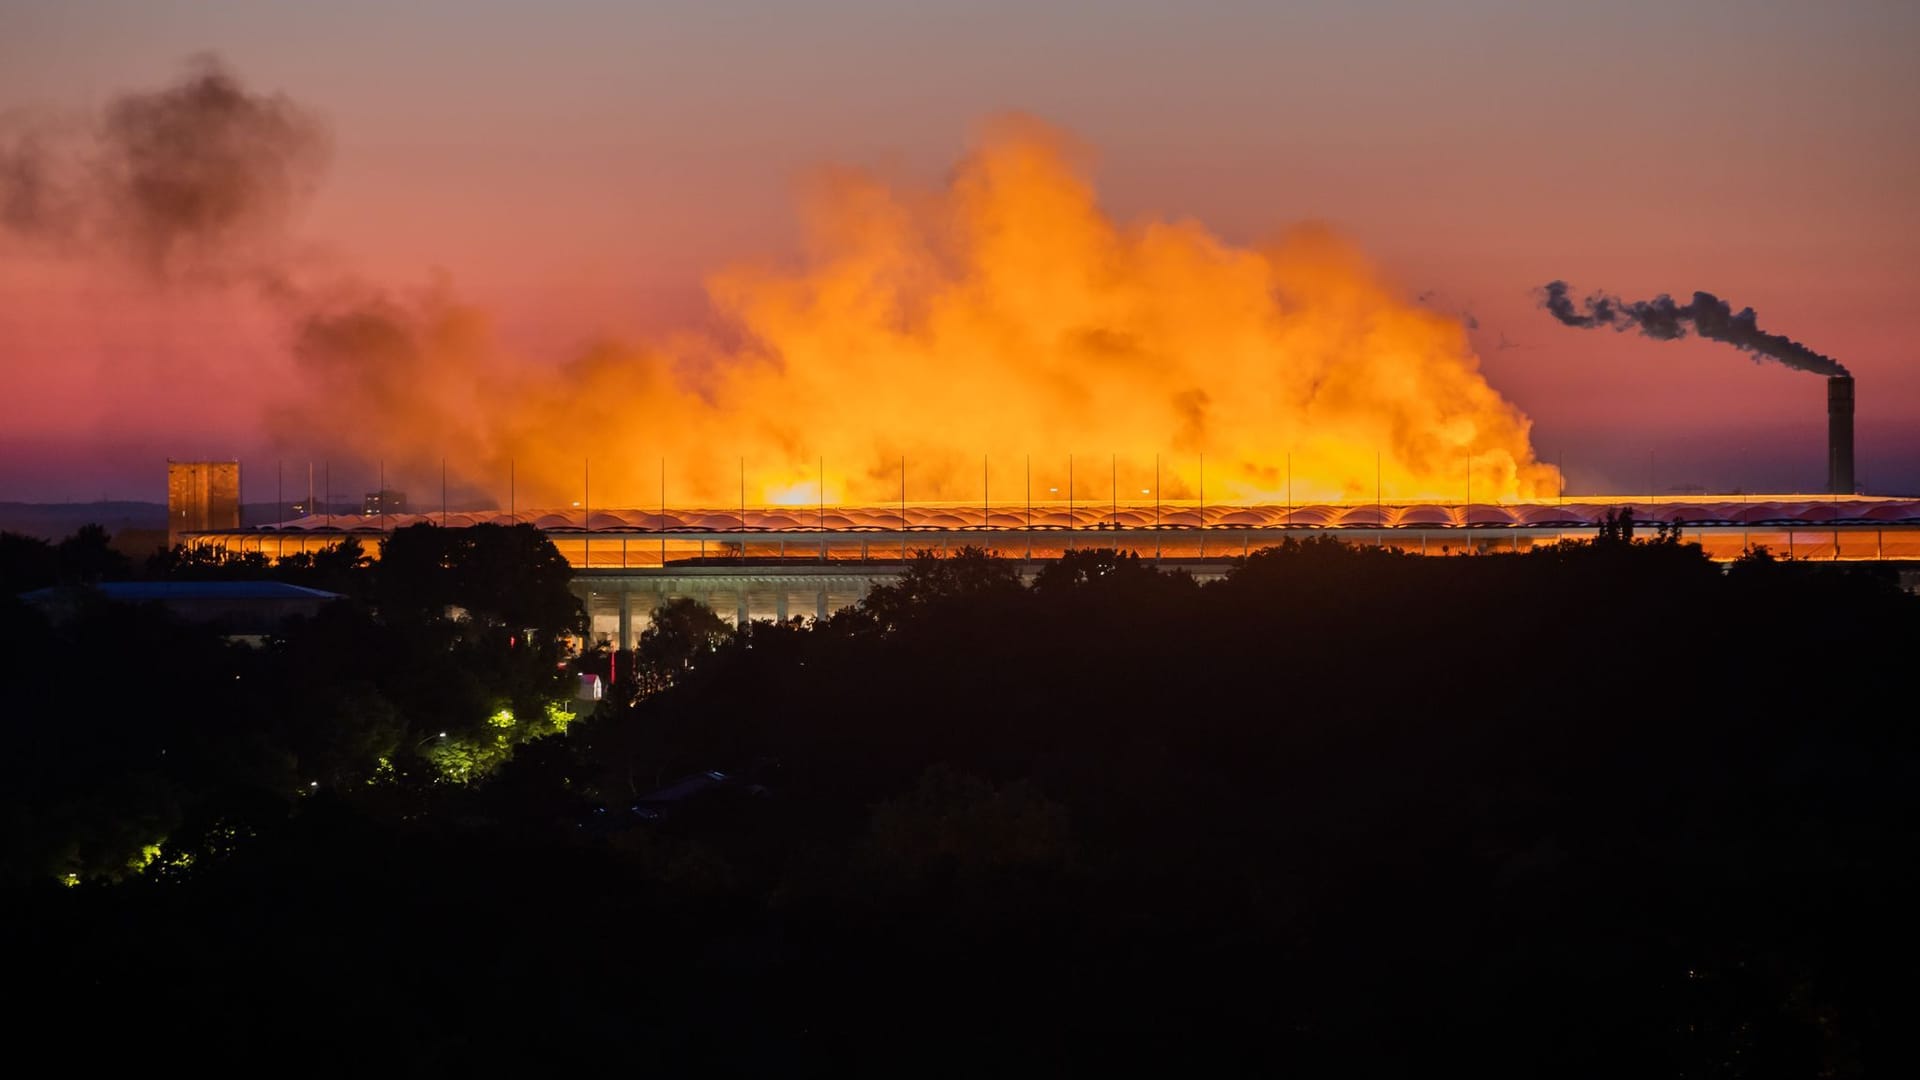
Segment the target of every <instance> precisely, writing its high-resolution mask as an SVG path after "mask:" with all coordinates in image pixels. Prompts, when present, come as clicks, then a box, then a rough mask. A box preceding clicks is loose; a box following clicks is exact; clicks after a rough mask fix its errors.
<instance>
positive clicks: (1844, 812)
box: [7, 536, 1920, 1077]
mask: <svg viewBox="0 0 1920 1080" xmlns="http://www.w3.org/2000/svg"><path fill="white" fill-rule="evenodd" d="M422 565H425V564H424V563H423V564H422ZM388 595H389V597H390V599H389V600H388V601H387V603H389V604H394V603H398V600H397V599H391V597H394V596H396V595H398V594H392V593H389V594H388ZM429 599H431V597H429ZM375 610H376V611H378V610H379V602H378V601H377V600H376V601H375ZM423 610H424V609H423ZM380 618H381V619H386V618H387V617H386V616H384V615H382V616H380ZM396 632H397V631H396ZM463 647H464V646H463ZM1916 647H1920V605H1916V602H1915V599H1914V598H1913V597H1910V596H1906V595H1903V594H1901V593H1900V592H1899V591H1898V590H1897V589H1896V588H1894V587H1893V586H1892V585H1891V583H1890V582H1889V581H1888V579H1886V578H1885V577H1884V576H1882V575H1879V574H1877V573H1875V572H1872V571H1868V570H1848V569H1846V568H1834V567H1814V566H1808V565H1801V564H1792V563H1779V562H1774V561H1772V560H1769V559H1765V558H1756V559H1749V560H1747V561H1744V562H1742V563H1740V564H1737V565H1736V566H1734V567H1732V568H1730V569H1727V570H1723V569H1722V568H1719V567H1715V566H1713V565H1712V564H1710V563H1708V562H1706V561H1705V560H1704V559H1703V558H1701V557H1700V556H1699V553H1698V552H1697V550H1694V549H1692V548H1689V547H1687V546H1684V545H1679V544H1676V543H1671V542H1663V543H1653V544H1647V543H1629V542H1626V541H1625V540H1623V539H1622V538H1620V537H1618V536H1615V537H1612V538H1609V539H1608V540H1607V541H1605V542H1602V543H1599V544H1594V545H1567V546H1564V547H1562V548H1558V549H1554V550H1543V551H1539V552H1535V553H1533V554H1530V555H1523V556H1495V557H1473V558H1451V559H1443V558H1428V559H1422V558H1418V557H1402V556H1397V555H1393V554H1390V553H1381V552H1376V551H1365V550H1355V549H1352V548H1346V547H1342V546H1340V545H1337V544H1320V543H1308V544H1300V545H1290V546H1288V547H1286V548H1283V549H1279V550H1276V551H1274V552H1271V553H1267V554H1262V555H1259V556H1256V557H1254V558H1252V559H1250V560H1248V561H1247V562H1246V563H1245V565H1244V566H1242V567H1241V568H1240V569H1239V570H1238V571H1237V572H1236V573H1235V574H1234V575H1233V576H1232V577H1231V578H1230V579H1229V580H1227V581H1225V582H1222V583H1219V584H1216V585H1209V586H1206V587H1201V586H1198V585H1195V584H1194V583H1193V582H1191V581H1189V580H1187V579H1185V578H1181V577H1171V576H1167V575H1162V574H1160V573H1157V572H1155V571H1154V570H1153V569H1152V568H1151V566H1150V565H1146V564H1142V563H1140V562H1138V561H1136V560H1133V559H1131V558H1128V557H1120V556H1114V555H1112V554H1111V553H1086V554H1083V555H1081V556H1078V557H1075V558H1070V559H1068V560H1066V561H1064V562H1062V563H1061V564H1059V565H1058V566H1057V567H1054V568H1050V569H1049V570H1048V571H1047V572H1046V574H1045V575H1043V576H1042V577H1041V578H1040V580H1039V581H1037V582H1036V583H1035V584H1034V585H1033V586H1032V587H1025V586H1022V585H1020V584H1019V583H1018V582H1017V580H1015V579H1014V578H1013V576H1012V574H1011V572H1010V570H1009V569H1008V568H1007V567H1006V566H1004V565H1002V564H998V563H995V562H994V561H992V560H989V559H985V558H980V557H974V556H972V555H967V556H963V557H960V558H955V559H950V560H927V561H924V562H921V563H918V564H916V566H915V568H914V570H913V572H912V573H911V574H910V575H909V576H908V578H907V580H906V581H905V582H903V583H902V584H901V585H899V586H897V587H892V588H888V589H883V590H879V591H877V592H876V593H875V594H874V596H873V597H872V598H870V599H869V601H868V602H867V603H866V604H865V605H863V606H862V607H861V608H860V609H857V610H855V611H851V612H848V613H844V614H842V615H838V616H836V617H834V618H833V619H831V620H829V621H828V622H826V623H824V624H820V625H817V626H803V625H799V624H793V625H788V626H776V625H772V624H759V625H756V626H754V627H752V628H750V629H749V630H748V631H747V632H744V633H740V634H731V633H728V632H726V631H724V629H723V628H718V627H717V626H716V624H714V623H713V622H712V621H710V616H707V615H706V614H705V613H704V612H702V611H700V610H699V609H697V607H696V606H685V607H682V608H680V609H677V610H673V611H663V612H662V613H661V615H660V616H659V617H658V619H657V622H656V627H655V629H654V630H652V631H650V632H649V637H648V638H647V639H646V641H645V643H644V644H643V646H642V648H641V650H640V652H639V655H637V656H630V657H624V658H622V659H621V670H622V672H623V679H622V685H621V686H620V687H619V688H618V691H619V692H618V693H617V694H616V702H615V703H611V704H608V705H606V706H604V707H603V708H602V709H601V711H600V713H599V714H598V715H597V716H595V717H594V718H593V719H592V720H590V721H582V722H580V723H578V724H576V725H574V726H573V727H572V728H571V729H570V730H569V731H568V732H567V734H566V735H565V736H554V737H549V738H544V739H539V740H537V741H534V742H530V743H527V744H526V745H524V746H522V747H521V748H520V749H519V751H518V752H517V753H516V754H515V755H514V757H513V758H512V760H511V761H509V762H507V763H506V764H505V765H504V766H501V767H500V768H499V769H498V770H497V771H496V772H494V773H493V774H492V775H491V776H490V778H488V779H485V780H483V781H478V782H474V783H470V784H465V785H461V784H453V783H447V782H444V781H442V782H435V781H434V780H433V779H432V776H431V774H426V773H421V774H417V777H416V780H415V781H413V782H408V781H406V780H405V779H404V777H403V778H402V779H401V780H398V781H391V782H389V781H383V780H381V779H380V778H379V777H378V776H372V777H369V778H367V779H355V780H353V781H352V782H348V783H340V784H328V785H326V786H323V787H320V788H319V789H318V790H317V792H316V793H315V794H312V795H308V796H297V795H290V794H276V793H273V792H269V791H266V790H263V789H260V788H258V787H257V786H256V787H255V788H245V787H244V786H241V785H235V786H233V787H231V788H230V789H224V790H225V793H224V794H221V795H219V796H218V797H217V798H215V797H214V796H211V795H209V796H207V797H206V799H205V800H204V801H203V802H202V803H200V804H199V805H198V807H197V808H196V809H195V810H194V811H193V812H192V813H190V814H187V815H185V816H184V817H183V818H182V821H183V824H182V825H181V826H179V827H178V828H176V829H175V830H174V832H173V833H171V834H170V837H169V839H168V840H167V841H166V843H165V844H164V845H162V846H161V848H160V850H159V852H158V854H157V857H156V859H155V861H154V863H153V866H154V867H155V868H157V869H149V870H148V871H147V872H144V873H141V874H138V875H133V876H131V877H129V878H128V879H127V880H125V881H123V882H122V883H120V884H117V885H114V884H106V883H104V882H102V883H96V884H87V885H83V886H82V887H79V888H60V887H58V886H57V885H53V884H33V885H22V886H19V887H17V888H16V889H15V890H14V894H13V897H12V899H13V903H12V907H13V910H14V911H15V912H16V915H15V916H14V917H13V918H11V919H9V920H8V922H7V927H8V929H7V934H8V935H9V939H10V940H9V941H8V948H9V952H10V954H11V955H13V956H16V957H19V958H21V959H20V961H19V963H17V964H16V965H14V969H15V971H16V972H17V973H18V974H19V977H20V978H22V979H23V980H25V981H27V982H28V983H30V985H32V986H33V987H35V988H36V993H35V999H36V1000H37V1002H38V1003H39V1007H38V1009H37V1012H38V1014H39V1015H40V1016H42V1017H43V1018H48V1019H49V1021H51V1020H52V1019H58V1020H61V1021H64V1022H68V1023H71V1024H72V1025H74V1026H77V1027H79V1028H80V1029H81V1030H83V1031H92V1032H94V1033H95V1034H96V1035H97V1036H100V1037H101V1038H106V1037H108V1036H115V1037H120V1036H127V1037H131V1040H132V1041H134V1042H138V1041H139V1040H140V1039H142V1038H146V1037H149V1035H150V1033H156V1032H158V1033H165V1036H164V1037H165V1038H166V1040H167V1045H169V1046H171V1047H175V1048H179V1047H182V1046H185V1047H187V1048H189V1049H190V1052H191V1054H192V1056H193V1058H194V1059H195V1060H198V1061H222V1062H232V1063H236V1064H237V1063H242V1062H244V1063H248V1064H250V1065H254V1066H258V1065H262V1064H280V1065H285V1064H293V1065H294V1067H296V1068H326V1067H331V1066H335V1065H341V1064H359V1063H366V1062H377V1063H378V1064H379V1065H380V1066H381V1067H385V1068H392V1069H407V1070H427V1071H433V1072H445V1071H453V1070H455V1069H464V1068H482V1069H488V1068H499V1067H502V1066H504V1065H506V1064H509V1063H512V1064H522V1063H526V1064H537V1065H539V1066H541V1067H545V1068H555V1067H569V1066H579V1065H588V1066H591V1065H603V1064H615V1065H620V1066H624V1067H627V1068H630V1069H652V1070H664V1071H666V1072H668V1073H669V1074H675V1075H678V1074H686V1073H698V1074H710V1073H719V1074H725V1075H766V1074H771V1073H777V1074H779V1075H790V1076H791V1075H806V1076H812V1075H821V1076H825V1075H846V1074H849V1073H853V1074H886V1075H929V1074H931V1075H952V1076H976V1075H1003V1074H1015V1075H1076V1074H1077V1075H1103V1074H1109V1073H1118V1072H1126V1073H1134V1072H1141V1071H1147V1070H1152V1071H1156V1072H1167V1073H1171V1074H1175V1075H1196V1074H1199V1075H1211V1074H1221V1073H1227V1074H1259V1075H1272V1074H1299V1075H1383V1074H1398V1075H1420V1076H1427V1075H1434V1074H1436V1073H1437V1072H1441V1071H1452V1070H1454V1069H1460V1070H1464V1071H1468V1072H1470V1073H1472V1074H1476V1075H1486V1074H1498V1075H1525V1076H1564V1075H1595V1076H1598V1075H1606V1076H1621V1075H1634V1076H1751V1077H1763V1076H1820V1075H1826V1076H1870V1075H1903V1074H1907V1073H1909V1072H1910V1066H1912V1065H1913V1064H1914V1061H1913V1057H1914V1055H1913V1051H1912V1048H1911V1046H1910V1033H1909V1028H1910V1020H1911V1016H1912V1011H1911V1010H1912V1007H1913V1005H1914V998H1915V995H1914V993H1913V991H1912V989H1911V980H1910V979H1908V978H1907V973H1908V972H1909V971H1910V970H1911V964H1912V962H1913V960H1914V959H1915V958H1916V956H1917V955H1920V952H1917V951H1916V948H1915V945H1916V942H1915V933H1916V931H1915V928H1914V927H1915V923H1914V921H1913V919H1912V912H1913V911H1914V910H1915V904H1916V901H1920V875H1917V874H1916V870H1917V869H1920V866H1917V860H1920V852H1917V850H1916V847H1915V845H1914V843H1913V841H1912V837H1913V835H1915V833H1914V828H1915V826H1916V824H1920V820H1917V818H1916V809H1920V797H1917V796H1916V792H1920V752H1917V751H1920V745H1917V744H1916V739H1915V734H1914V725H1913V710H1912V707H1911V700H1912V694H1913V692H1914V689H1913V682H1912V678H1913V677H1912V670H1913V668H1912V663H1913V657H1914V656H1915V655H1920V652H1917V651H1916ZM63 656H64V654H62V653H60V652H59V651H58V650H55V651H54V652H53V653H52V654H50V658H49V660H48V663H49V664H50V665H51V669H50V670H53V671H61V670H65V667H64V666H63V665H66V664H68V663H69V661H68V660H66V659H63V658H62V657H63ZM90 659H97V655H95V656H93V657H91V658H90ZM606 661H607V658H606V657H604V656H601V657H597V658H589V659H588V661H587V662H588V663H589V664H599V665H603V666H602V668H601V669H602V670H604V664H605V663H606ZM74 662H77V661H74ZM635 672H638V678H637V679H631V680H630V678H629V676H631V675H632V674H633V673H635ZM16 677H17V673H16ZM382 678H384V676H383V677H382ZM12 685H16V686H17V685H18V683H17V682H15V683H13V684H12ZM370 685H371V686H373V687H374V688H375V689H376V690H378V689H379V688H381V687H384V686H387V685H388V684H387V683H384V682H381V681H380V680H379V679H375V680H374V681H373V682H372V683H371V684H370ZM643 690H644V691H645V692H644V693H642V692H641V691H643ZM379 692H380V693H381V694H385V693H387V691H386V690H379ZM176 705H177V703H175V702H171V701H169V700H157V701H156V700H154V699H153V698H152V697H151V696H150V695H144V694H142V693H141V692H140V690H139V689H137V688H135V687H129V688H128V690H127V691H125V692H120V693H116V694H115V695H114V697H113V699H112V700H96V701H93V702H91V703H89V704H87V705H86V706H85V707H81V708H76V709H69V710H66V711H64V712H62V713H61V714H60V718H59V719H55V718H54V717H53V715H52V714H47V713H35V714H31V715H35V716H36V717H37V719H36V720H34V721H32V722H31V723H24V722H17V723H16V727H17V730H16V732H15V737H16V738H19V739H28V740H31V739H32V735H31V728H32V726H33V724H53V723H86V722H88V714H89V712H90V711H93V710H102V709H162V710H164V709H168V708H174V707H176ZM412 707H413V706H408V707H405V708H402V709H401V710H400V711H401V713H402V714H404V713H405V712H407V710H408V709H409V708H412ZM243 726H244V725H243ZM424 734H425V737H424V738H423V739H421V741H423V742H425V743H427V744H428V745H429V746H431V744H432V742H433V737H432V733H430V732H428V733H424ZM415 738H419V736H416V735H415V734H414V733H413V732H412V731H409V732H408V734H407V735H406V736H405V739H406V740H407V741H412V740H414V739H415ZM29 756H30V755H29ZM43 767H45V766H43ZM297 771H298V770H297V769H296V772H297ZM402 771H403V772H404V771H405V770H402ZM708 772H711V773H713V774H716V775H713V776H705V777H704V779H699V780H698V782H694V781H688V782H684V783H681V782H680V781H682V780H683V779H684V778H688V777H696V778H699V777H701V776H702V775H703V774H706V773H708ZM209 790H211V789H209ZM188 819H191V820H194V821H197V822H199V823H200V827H201V829H202V830H203V831H201V832H199V833H198V834H196V833H195V830H194V829H192V828H188V827H187V826H186V825H185V824H184V822H185V821H186V820H188ZM223 830H224V831H223ZM196 835H197V836H198V837H199V838H198V839H195V836H196ZM209 837H211V838H213V839H212V840H209V839H208V838H209ZM181 856H189V857H188V858H186V859H185V860H184V862H182V860H181ZM179 1052H180V1051H179V1050H178V1049H175V1050H170V1051H169V1053H179Z"/></svg>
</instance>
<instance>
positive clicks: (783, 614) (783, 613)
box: [773, 585, 787, 622]
mask: <svg viewBox="0 0 1920 1080" xmlns="http://www.w3.org/2000/svg"><path fill="white" fill-rule="evenodd" d="M773 595H774V601H773V617H774V618H776V619H778V620H780V621H781V622H786V621H787V587H786V586H785V585H781V586H780V591H778V592H776V593H774V594H773Z"/></svg>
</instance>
